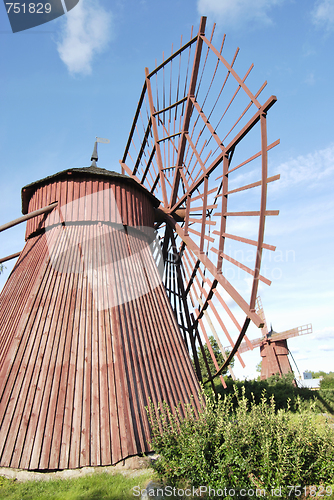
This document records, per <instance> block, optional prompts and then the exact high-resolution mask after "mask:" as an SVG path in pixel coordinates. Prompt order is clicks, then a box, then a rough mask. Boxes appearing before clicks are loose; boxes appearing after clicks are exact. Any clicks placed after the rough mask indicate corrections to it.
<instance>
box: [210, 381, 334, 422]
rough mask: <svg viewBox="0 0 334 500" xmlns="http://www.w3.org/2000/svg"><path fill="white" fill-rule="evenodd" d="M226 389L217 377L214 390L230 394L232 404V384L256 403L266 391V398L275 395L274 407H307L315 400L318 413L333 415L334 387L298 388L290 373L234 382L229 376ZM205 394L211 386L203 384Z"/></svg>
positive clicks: (235, 401)
mask: <svg viewBox="0 0 334 500" xmlns="http://www.w3.org/2000/svg"><path fill="white" fill-rule="evenodd" d="M225 380H226V384H227V389H224V387H223V386H222V384H221V382H220V380H219V379H216V380H215V385H216V391H217V392H218V393H219V394H221V396H222V397H224V395H225V394H231V395H232V398H233V399H232V400H233V402H234V404H236V403H237V400H236V398H235V396H234V386H237V388H238V389H239V390H242V388H244V390H245V395H246V398H247V399H248V400H249V401H251V400H252V399H253V398H254V399H255V402H256V403H257V404H259V403H260V400H261V396H262V393H263V391H264V390H265V391H266V394H267V396H268V398H270V397H271V396H274V397H275V406H276V409H277V410H278V409H283V408H285V409H287V408H288V407H289V409H290V410H291V411H293V412H294V411H297V408H299V407H300V406H302V407H303V408H305V409H306V408H308V407H309V406H310V404H313V403H314V402H315V408H316V410H317V411H318V412H320V413H327V414H331V415H334V388H333V389H322V388H321V389H320V390H317V391H311V390H310V389H305V388H299V387H296V386H295V385H294V384H293V380H294V376H293V374H292V373H288V374H287V375H283V376H282V377H280V376H279V375H278V374H277V375H273V376H272V377H270V378H268V379H266V380H260V381H257V380H245V381H240V380H237V381H236V382H234V381H233V380H232V379H230V378H226V379H225ZM205 391H206V393H207V394H210V393H211V387H210V386H209V385H208V384H207V385H206V386H205Z"/></svg>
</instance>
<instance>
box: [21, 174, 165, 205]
mask: <svg viewBox="0 0 334 500" xmlns="http://www.w3.org/2000/svg"><path fill="white" fill-rule="evenodd" d="M68 175H72V176H75V177H87V176H92V177H104V178H108V179H118V180H119V181H122V182H128V183H130V184H132V185H134V186H136V187H137V188H138V189H140V190H142V191H144V192H145V193H146V194H147V196H148V197H149V198H150V199H151V201H152V204H153V206H154V207H155V208H157V207H158V206H159V205H160V201H159V200H158V198H156V197H155V196H154V195H153V194H152V193H150V192H149V191H148V190H147V189H146V188H145V187H144V186H142V185H141V184H138V182H137V181H136V180H135V179H133V178H132V177H129V176H127V175H124V174H120V173H118V172H114V171H113V170H106V169H105V168H100V167H96V166H91V167H79V168H69V169H67V170H62V171H61V172H57V173H56V174H53V175H49V176H48V177H44V179H40V180H38V181H35V182H32V183H31V184H27V185H26V186H24V187H23V188H22V191H21V196H22V213H23V214H27V213H28V206H29V201H30V198H31V196H32V195H33V193H34V192H35V191H36V189H37V188H39V187H40V186H42V185H45V184H49V183H51V182H53V181H55V180H58V179H61V178H64V179H66V178H67V176H68Z"/></svg>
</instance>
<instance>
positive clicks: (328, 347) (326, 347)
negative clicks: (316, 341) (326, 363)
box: [318, 344, 334, 351]
mask: <svg viewBox="0 0 334 500" xmlns="http://www.w3.org/2000/svg"><path fill="white" fill-rule="evenodd" d="M318 349H319V350H320V351H334V345H329V344H324V345H319V347H318Z"/></svg>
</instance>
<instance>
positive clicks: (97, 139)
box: [90, 137, 110, 167]
mask: <svg viewBox="0 0 334 500" xmlns="http://www.w3.org/2000/svg"><path fill="white" fill-rule="evenodd" d="M95 139H96V141H95V144H94V150H93V153H92V157H91V159H90V160H91V162H92V164H91V167H96V162H97V161H98V159H99V158H98V156H97V143H98V142H100V143H101V144H109V143H110V141H109V139H103V138H102V137H95Z"/></svg>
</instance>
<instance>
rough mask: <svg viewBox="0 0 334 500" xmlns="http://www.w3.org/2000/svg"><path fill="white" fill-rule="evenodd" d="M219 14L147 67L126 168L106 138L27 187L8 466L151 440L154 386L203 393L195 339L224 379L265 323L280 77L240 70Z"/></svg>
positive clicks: (56, 465)
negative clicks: (100, 147)
mask: <svg viewBox="0 0 334 500" xmlns="http://www.w3.org/2000/svg"><path fill="white" fill-rule="evenodd" d="M205 24H206V19H205V18H202V19H201V22H200V27H199V31H198V33H197V34H195V35H193V33H191V37H190V39H189V40H188V41H187V42H186V43H183V42H182V39H181V45H180V48H178V49H177V50H173V49H172V53H171V55H170V56H168V57H164V58H163V62H162V63H161V64H160V65H156V67H155V68H154V69H153V70H151V71H150V70H149V69H147V68H146V69H145V79H144V85H143V89H142V92H141V95H140V98H139V103H138V107H137V110H136V112H135V116H134V121H133V124H132V126H131V129H130V134H129V138H128V141H127V144H126V147H125V151H124V155H123V157H122V160H121V161H120V164H121V169H122V174H117V173H115V172H112V171H109V170H104V169H100V168H97V167H96V161H97V154H96V151H95V150H94V154H93V156H92V160H93V163H92V165H91V167H88V168H69V169H67V170H65V171H62V172H59V173H57V174H54V175H52V176H50V177H46V178H45V179H41V180H40V181H37V182H34V183H32V184H30V185H29V186H26V187H25V188H23V190H22V210H23V213H24V214H26V215H25V216H24V217H23V218H21V219H19V220H18V221H14V223H12V224H7V225H5V226H2V227H1V228H0V230H4V229H7V228H9V227H10V226H11V225H13V224H15V223H18V222H22V221H23V220H28V222H27V229H26V245H25V247H24V249H23V250H22V252H20V254H19V258H18V261H17V263H16V264H15V267H14V269H13V271H12V273H11V275H10V277H9V279H8V281H7V283H6V285H5V287H4V289H3V291H2V293H1V295H0V377H1V387H0V465H1V466H7V467H17V468H25V469H41V470H45V469H62V468H74V467H82V466H87V465H106V464H114V463H116V462H118V461H120V460H122V459H124V458H126V457H128V456H131V455H136V454H139V453H144V452H147V451H149V450H150V444H149V439H150V431H149V425H148V420H147V415H146V410H145V406H146V405H147V404H148V401H149V399H151V400H152V401H153V404H154V405H158V403H159V402H161V401H163V400H166V401H167V403H169V405H170V406H171V407H172V409H173V411H174V408H175V406H176V405H177V404H178V403H179V402H181V405H184V404H186V403H188V402H189V400H190V396H191V395H193V396H194V399H193V404H194V405H195V406H196V407H198V406H199V400H198V396H197V390H198V387H199V384H198V379H201V373H200V369H199V363H198V358H197V349H198V348H200V349H202V352H204V354H205V351H204V349H203V344H204V343H205V342H206V343H208V347H209V350H211V351H210V352H211V354H212V356H213V359H214V363H215V367H216V373H211V374H210V371H209V375H210V376H209V379H208V381H206V382H210V381H211V382H212V379H213V377H214V376H219V374H220V373H221V371H222V370H223V369H224V367H225V366H228V365H229V363H230V361H231V359H232V357H233V356H234V355H236V356H237V357H238V359H239V361H240V362H241V363H242V365H243V366H244V363H243V361H242V359H241V356H240V354H239V353H238V348H239V345H240V343H241V342H242V340H243V339H244V338H245V339H246V342H247V343H248V345H250V346H251V343H250V342H249V340H248V339H247V337H246V336H245V334H246V330H247V328H248V325H249V323H250V321H253V323H254V324H255V325H256V326H257V327H262V326H263V321H262V319H261V317H260V316H259V315H258V314H257V313H256V311H255V300H256V296H257V290H258V284H259V282H260V281H262V282H264V283H266V284H270V281H269V280H268V279H267V278H265V277H264V276H262V275H261V274H260V267H261V260H262V255H263V252H264V251H273V250H275V247H274V246H272V245H269V244H267V243H265V242H264V227H265V220H266V218H267V217H270V216H275V215H277V214H278V211H277V210H271V209H268V207H267V186H268V184H269V183H271V182H273V181H275V180H277V179H278V178H279V175H274V176H270V175H269V172H268V158H267V157H268V151H269V150H270V149H271V148H273V147H274V146H276V145H277V144H278V143H279V141H277V140H276V141H274V142H269V141H268V139H267V113H268V111H269V109H270V108H271V107H272V106H273V104H274V103H275V102H276V98H275V97H274V96H270V95H269V96H266V98H263V99H262V96H261V94H262V93H264V91H265V87H266V82H265V83H264V84H263V85H260V86H259V87H257V88H256V89H255V90H254V91H253V90H251V89H250V86H247V84H246V80H247V79H248V77H249V75H250V73H251V71H252V68H253V65H251V66H250V68H248V69H247V70H246V71H244V72H243V73H242V76H239V74H238V73H237V71H236V69H235V68H236V67H237V64H238V63H237V62H236V61H237V55H238V52H239V49H237V51H236V52H235V54H234V55H233V56H232V57H229V56H226V57H225V56H224V55H223V52H224V51H223V49H224V44H225V36H224V38H223V42H222V43H221V44H220V45H219V48H218V50H217V48H215V46H214V45H213V37H214V28H213V30H212V32H211V34H210V36H209V37H208V38H207V37H206V36H205ZM228 59H230V62H229V61H228ZM251 86H256V85H254V83H253V84H252V85H251ZM260 96H261V97H260ZM125 174H126V175H125ZM155 235H157V239H156V237H155ZM157 242H158V243H157ZM10 257H13V256H9V258H10ZM4 260H6V259H2V261H4ZM159 266H160V267H162V270H163V272H162V279H161V275H159V272H158V267H159ZM249 285H250V286H249ZM218 329H219V331H220V335H224V336H226V338H227V339H228V341H229V342H230V344H231V346H232V351H231V353H230V355H229V356H228V358H227V359H226V361H225V363H224V366H223V367H220V366H218V364H217V361H216V359H215V357H214V355H213V352H212V349H211V346H210V343H209V341H208V332H209V331H212V333H213V334H214V335H215V336H216V337H217V338H218V339H219V335H218V333H217V330H218ZM233 339H234V340H235V341H233ZM219 342H220V339H219ZM220 345H221V343H220ZM191 358H192V359H193V363H194V367H193V364H192V361H191ZM194 368H195V369H194ZM196 375H197V376H196ZM222 381H223V379H222ZM223 383H224V381H223Z"/></svg>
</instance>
